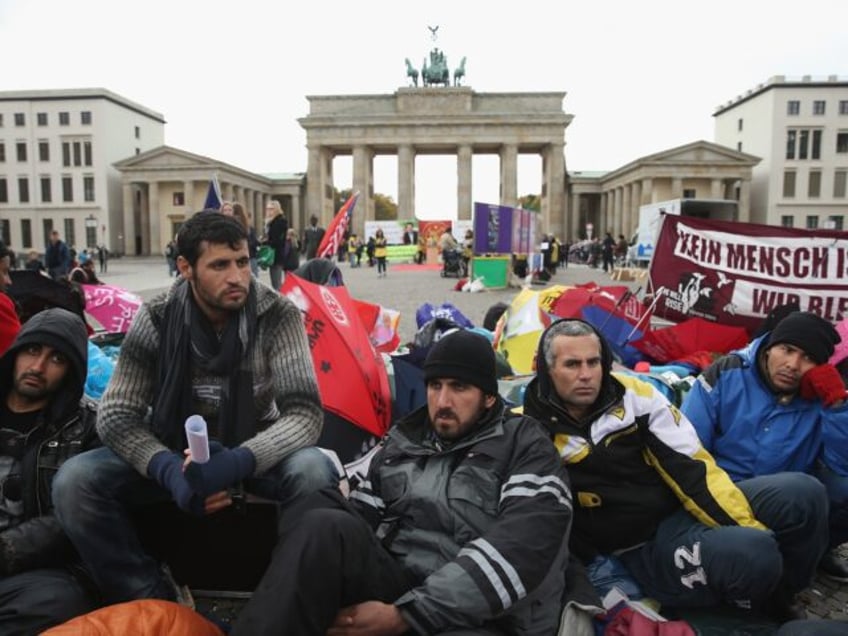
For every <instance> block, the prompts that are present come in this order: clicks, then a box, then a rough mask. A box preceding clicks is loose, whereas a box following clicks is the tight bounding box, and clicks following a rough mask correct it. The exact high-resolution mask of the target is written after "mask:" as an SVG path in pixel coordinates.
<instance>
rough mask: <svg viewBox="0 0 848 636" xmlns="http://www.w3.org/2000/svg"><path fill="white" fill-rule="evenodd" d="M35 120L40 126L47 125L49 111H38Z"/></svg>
mask: <svg viewBox="0 0 848 636" xmlns="http://www.w3.org/2000/svg"><path fill="white" fill-rule="evenodd" d="M35 121H36V123H37V124H38V125H39V126H46V125H47V113H37V114H36V115H35Z"/></svg>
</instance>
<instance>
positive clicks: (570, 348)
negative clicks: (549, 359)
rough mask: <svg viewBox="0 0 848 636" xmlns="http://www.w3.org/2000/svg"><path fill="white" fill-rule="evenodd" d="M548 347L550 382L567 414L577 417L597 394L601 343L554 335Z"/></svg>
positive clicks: (587, 337) (600, 378)
mask: <svg viewBox="0 0 848 636" xmlns="http://www.w3.org/2000/svg"><path fill="white" fill-rule="evenodd" d="M552 344H553V347H552V350H553V353H554V361H553V364H552V365H551V366H550V368H549V369H548V372H549V374H550V377H551V382H552V383H553V385H554V389H555V390H556V392H557V395H558V396H559V398H560V399H561V400H562V401H563V403H564V404H565V407H566V410H567V411H568V412H569V414H570V415H572V416H573V417H577V418H579V417H581V416H582V415H583V414H585V413H586V411H587V410H588V409H589V407H591V406H592V405H593V404H594V403H595V400H597V399H598V394H599V393H600V392H601V384H602V382H603V376H604V371H603V365H602V364H601V342H600V340H598V337H597V336H595V335H585V336H556V337H555V338H554V340H553V343H552Z"/></svg>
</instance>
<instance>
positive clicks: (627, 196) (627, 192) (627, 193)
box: [612, 183, 633, 240]
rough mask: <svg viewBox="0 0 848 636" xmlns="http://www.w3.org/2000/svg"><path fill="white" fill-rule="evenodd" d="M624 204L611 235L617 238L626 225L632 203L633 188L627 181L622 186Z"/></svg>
mask: <svg viewBox="0 0 848 636" xmlns="http://www.w3.org/2000/svg"><path fill="white" fill-rule="evenodd" d="M623 190H624V204H623V205H622V206H621V219H620V222H619V223H617V224H616V226H615V232H613V234H612V236H613V238H614V239H616V240H618V235H619V234H624V228H625V227H626V226H627V219H629V218H630V207H631V206H632V205H633V190H632V189H631V185H630V184H629V183H628V184H626V185H625V186H624V188H623Z"/></svg>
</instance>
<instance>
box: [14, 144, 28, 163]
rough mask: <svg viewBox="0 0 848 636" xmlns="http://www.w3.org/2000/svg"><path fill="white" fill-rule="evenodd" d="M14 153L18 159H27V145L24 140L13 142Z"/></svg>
mask: <svg viewBox="0 0 848 636" xmlns="http://www.w3.org/2000/svg"><path fill="white" fill-rule="evenodd" d="M15 154H16V155H17V157H18V161H26V160H27V147H26V142H25V141H19V142H18V143H16V144H15Z"/></svg>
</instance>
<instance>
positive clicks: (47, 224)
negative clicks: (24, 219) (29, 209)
mask: <svg viewBox="0 0 848 636" xmlns="http://www.w3.org/2000/svg"><path fill="white" fill-rule="evenodd" d="M41 231H42V234H41V235H42V236H43V237H44V247H45V248H46V247H47V245H48V244H49V243H50V232H52V231H53V219H41Z"/></svg>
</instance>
